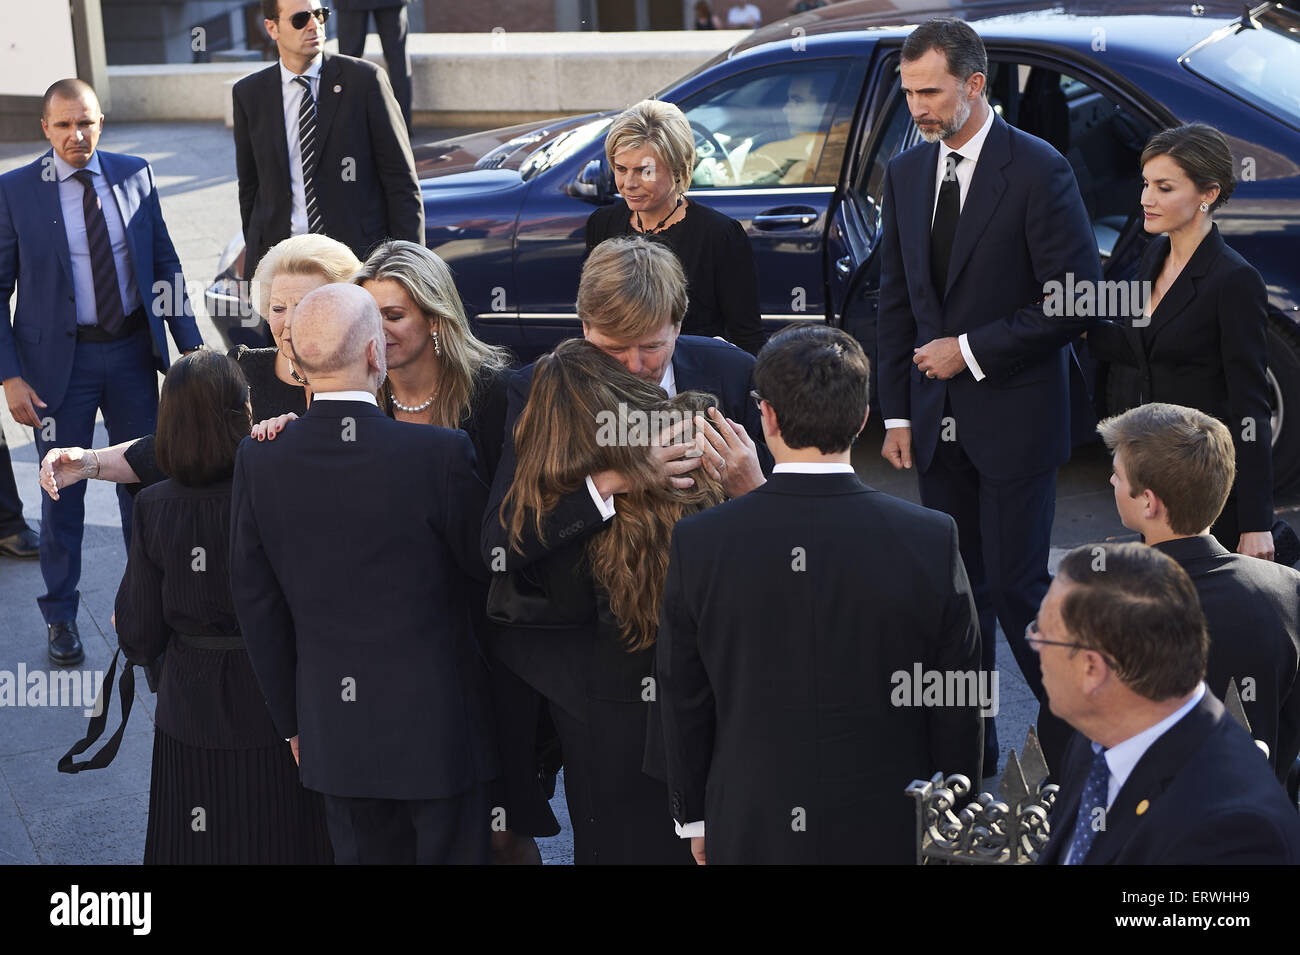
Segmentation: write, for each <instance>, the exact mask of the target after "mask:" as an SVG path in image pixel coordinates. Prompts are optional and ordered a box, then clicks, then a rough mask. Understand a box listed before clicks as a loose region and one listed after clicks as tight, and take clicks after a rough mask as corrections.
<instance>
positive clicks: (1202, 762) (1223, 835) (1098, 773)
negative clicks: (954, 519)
mask: <svg viewBox="0 0 1300 955" xmlns="http://www.w3.org/2000/svg"><path fill="white" fill-rule="evenodd" d="M1224 437H1225V440H1226V438H1227V436H1226V435H1225V436H1224ZM1247 559H1248V558H1247ZM1260 563H1263V561H1260ZM1028 639H1029V643H1030V645H1031V646H1032V647H1033V649H1034V650H1035V651H1036V652H1037V653H1038V655H1039V657H1040V658H1041V659H1042V672H1043V681H1044V682H1045V683H1046V684H1047V692H1048V695H1049V696H1050V697H1051V705H1052V712H1053V713H1055V714H1057V715H1058V716H1060V717H1061V718H1062V719H1064V720H1065V721H1066V722H1068V723H1069V725H1070V726H1073V727H1074V728H1075V729H1076V730H1077V731H1078V732H1076V733H1074V734H1073V735H1072V737H1071V739H1070V742H1069V745H1068V747H1067V749H1066V753H1065V759H1064V761H1063V764H1062V768H1061V791H1060V792H1059V793H1057V795H1056V802H1055V805H1054V806H1053V808H1052V814H1051V817H1050V823H1051V827H1052V834H1051V838H1050V839H1049V840H1048V843H1047V845H1046V846H1044V847H1043V851H1042V853H1041V854H1040V855H1039V857H1038V863H1039V865H1168V866H1175V865H1295V864H1297V863H1300V817H1297V816H1296V807H1295V805H1294V804H1293V803H1291V804H1288V801H1287V796H1286V791H1285V790H1284V789H1283V788H1282V786H1281V785H1279V783H1278V780H1277V777H1276V776H1274V775H1273V769H1272V767H1271V766H1269V763H1268V758H1267V757H1266V756H1265V755H1264V753H1262V752H1261V751H1260V750H1259V748H1258V747H1257V746H1256V745H1255V742H1254V740H1252V739H1251V738H1250V735H1249V734H1248V733H1246V731H1245V730H1244V729H1242V728H1241V727H1240V726H1238V725H1237V723H1236V721H1235V720H1234V719H1233V718H1232V717H1231V716H1230V715H1229V714H1228V712H1227V711H1226V710H1225V709H1224V706H1223V704H1222V703H1221V702H1219V700H1218V698H1217V697H1215V695H1214V694H1213V693H1212V692H1210V690H1209V689H1208V688H1206V686H1205V672H1206V663H1207V661H1208V658H1209V648H1210V639H1209V636H1208V634H1207V633H1206V628H1205V617H1204V615H1203V614H1202V613H1201V605H1200V602H1199V600H1198V599H1197V593H1196V587H1195V586H1194V585H1193V583H1192V580H1191V578H1190V577H1188V576H1187V573H1186V572H1185V571H1184V570H1183V569H1182V568H1181V567H1180V566H1179V565H1178V563H1177V562H1176V561H1175V560H1174V559H1173V558H1172V557H1169V556H1167V555H1166V554H1164V553H1163V552H1162V551H1160V550H1158V549H1157V548H1155V547H1147V546H1144V545H1142V544H1103V545H1100V546H1092V545H1086V546H1084V547H1078V548H1075V549H1074V550H1072V551H1071V552H1070V553H1068V554H1066V555H1065V557H1064V559H1062V561H1061V564H1060V568H1059V569H1058V570H1057V575H1056V579H1055V580H1054V581H1052V586H1051V588H1050V589H1049V590H1048V592H1047V596H1046V597H1044V598H1043V605H1042V607H1041V608H1040V610H1039V612H1038V617H1037V620H1036V621H1035V622H1034V624H1033V626H1032V628H1031V629H1030V630H1029V633H1028Z"/></svg>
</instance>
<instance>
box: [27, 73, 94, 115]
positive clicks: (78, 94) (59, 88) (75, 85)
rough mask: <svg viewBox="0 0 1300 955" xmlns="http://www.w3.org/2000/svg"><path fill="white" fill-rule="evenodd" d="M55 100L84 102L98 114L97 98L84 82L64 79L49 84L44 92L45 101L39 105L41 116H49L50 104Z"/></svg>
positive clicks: (90, 87)
mask: <svg viewBox="0 0 1300 955" xmlns="http://www.w3.org/2000/svg"><path fill="white" fill-rule="evenodd" d="M55 98H62V99H70V100H85V101H86V102H87V103H88V104H90V105H91V106H93V107H94V109H95V112H99V97H98V96H96V95H95V89H94V87H92V86H91V85H90V84H89V83H87V82H86V81H85V80H79V79H75V78H73V79H66V80H55V81H54V82H53V83H51V84H50V88H49V89H47V90H46V91H45V99H44V100H43V101H42V103H41V116H42V117H45V116H49V115H50V104H51V103H53V102H54V100H55Z"/></svg>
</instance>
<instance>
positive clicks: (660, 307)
mask: <svg viewBox="0 0 1300 955" xmlns="http://www.w3.org/2000/svg"><path fill="white" fill-rule="evenodd" d="M686 304H687V298H686V273H685V272H684V271H683V270H682V264H681V262H679V261H678V260H677V256H676V255H674V254H673V251H672V249H670V248H668V247H667V246H666V245H664V244H663V243H662V242H654V241H652V240H650V239H646V238H644V237H643V236H639V235H628V236H617V237H616V238H613V239H606V240H605V241H604V242H602V243H600V245H598V246H596V247H595V248H594V249H592V250H591V255H589V256H587V261H586V262H584V263H583V265H582V277H581V278H580V279H579V280H578V301H577V310H578V318H579V319H581V320H582V321H583V322H584V323H585V324H587V325H590V326H591V327H592V328H595V329H596V330H597V331H599V332H601V333H602V334H605V335H609V336H610V337H611V338H616V339H619V340H620V341H634V340H636V339H638V338H641V337H643V336H645V335H649V334H652V333H653V332H654V331H655V330H657V329H658V328H660V327H661V326H662V325H663V323H664V320H665V319H668V320H669V321H671V322H672V323H673V325H675V326H677V327H680V326H681V324H682V319H684V318H685V317H686Z"/></svg>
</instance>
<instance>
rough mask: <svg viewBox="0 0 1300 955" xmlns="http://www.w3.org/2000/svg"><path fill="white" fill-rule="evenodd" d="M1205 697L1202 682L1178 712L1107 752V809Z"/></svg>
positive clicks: (1096, 745)
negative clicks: (1161, 740) (1152, 750)
mask: <svg viewBox="0 0 1300 955" xmlns="http://www.w3.org/2000/svg"><path fill="white" fill-rule="evenodd" d="M1203 696H1205V684H1204V683H1203V682H1202V683H1200V684H1198V685H1197V687H1196V692H1195V693H1193V694H1192V698H1191V699H1190V700H1188V701H1187V702H1186V703H1184V704H1183V705H1182V706H1180V707H1179V708H1178V709H1176V710H1175V711H1174V712H1172V713H1170V714H1169V715H1168V716H1166V717H1165V718H1164V719H1162V720H1161V721H1160V722H1159V723H1153V724H1152V725H1151V726H1148V727H1147V728H1146V729H1144V730H1143V731H1142V732H1140V733H1138V734H1136V735H1134V736H1130V737H1129V738H1128V739H1126V740H1124V742H1122V743H1116V744H1115V745H1114V746H1112V747H1111V748H1110V749H1108V750H1106V768H1107V769H1108V770H1110V776H1109V777H1108V779H1107V782H1106V808H1107V809H1109V808H1110V807H1111V806H1112V805H1113V804H1114V802H1115V797H1116V796H1118V795H1119V791H1120V790H1121V789H1123V788H1124V784H1125V783H1126V782H1128V778H1129V776H1131V775H1133V770H1134V769H1135V768H1136V767H1137V764H1138V763H1139V762H1140V761H1141V760H1142V757H1143V756H1145V755H1146V753H1147V750H1149V749H1150V748H1151V747H1152V746H1153V745H1154V744H1155V741H1156V740H1158V739H1159V738H1160V737H1162V736H1164V735H1165V733H1167V732H1169V730H1170V729H1171V728H1172V727H1173V726H1174V724H1175V723H1177V722H1178V721H1179V720H1181V719H1182V718H1183V717H1184V716H1186V715H1187V714H1188V713H1190V712H1191V711H1192V710H1193V709H1195V708H1196V705H1197V704H1198V703H1200V702H1201V697H1203ZM1091 745H1092V752H1093V754H1094V755H1095V754H1097V753H1099V752H1101V744H1100V743H1092V744H1091ZM1072 854H1073V847H1071V852H1070V853H1067V855H1066V857H1065V859H1064V860H1063V861H1064V862H1065V863H1066V865H1069V860H1070V855H1072Z"/></svg>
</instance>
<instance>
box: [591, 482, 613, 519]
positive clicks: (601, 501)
mask: <svg viewBox="0 0 1300 955" xmlns="http://www.w3.org/2000/svg"><path fill="white" fill-rule="evenodd" d="M587 491H588V493H589V494H591V499H592V501H594V502H595V504H596V510H598V511H600V519H601V520H602V521H607V520H609V519H610V518H611V517H613V516H614V495H612V494H611V495H610V496H609V497H601V496H600V492H599V491H597V490H596V482H595V481H593V480H592V479H591V475H590V474H588V475H587Z"/></svg>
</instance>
